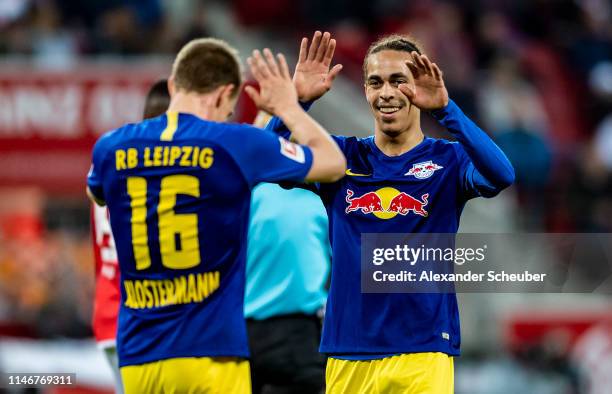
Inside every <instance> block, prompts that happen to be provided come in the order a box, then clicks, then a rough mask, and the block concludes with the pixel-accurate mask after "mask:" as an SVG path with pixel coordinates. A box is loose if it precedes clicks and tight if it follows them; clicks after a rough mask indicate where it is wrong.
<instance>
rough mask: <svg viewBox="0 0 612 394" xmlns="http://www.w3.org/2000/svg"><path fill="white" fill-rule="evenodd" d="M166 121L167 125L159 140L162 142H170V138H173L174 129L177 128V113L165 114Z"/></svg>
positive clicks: (169, 112)
mask: <svg viewBox="0 0 612 394" xmlns="http://www.w3.org/2000/svg"><path fill="white" fill-rule="evenodd" d="M166 119H167V121H168V124H167V125H166V128H165V129H164V131H162V133H161V136H160V137H159V139H160V140H162V141H172V138H173V137H174V133H175V132H176V128H177V126H178V112H174V111H168V112H166Z"/></svg>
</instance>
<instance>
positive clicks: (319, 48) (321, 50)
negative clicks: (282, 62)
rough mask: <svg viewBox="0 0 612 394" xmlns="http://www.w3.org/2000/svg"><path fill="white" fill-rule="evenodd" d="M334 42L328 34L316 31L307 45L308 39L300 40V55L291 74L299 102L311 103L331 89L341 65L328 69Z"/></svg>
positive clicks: (332, 54) (332, 55)
mask: <svg viewBox="0 0 612 394" xmlns="http://www.w3.org/2000/svg"><path fill="white" fill-rule="evenodd" d="M335 50H336V40H334V39H333V38H331V35H330V34H329V33H328V32H325V33H321V32H320V31H316V32H315V33H314V35H313V36H312V40H311V41H310V46H309V45H308V38H306V37H304V38H302V42H301V44H300V54H299V57H298V62H297V64H296V66H295V73H294V74H293V83H294V84H295V88H296V89H297V93H298V97H299V99H300V101H302V102H306V101H313V100H316V99H318V98H320V97H321V96H323V95H324V94H325V93H327V91H328V90H329V89H330V88H331V86H332V83H333V81H334V79H335V78H336V76H338V73H340V71H341V70H342V65H341V64H336V65H335V66H333V67H332V68H331V69H330V66H331V62H332V59H333V57H334V51H335Z"/></svg>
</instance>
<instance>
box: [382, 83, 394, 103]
mask: <svg viewBox="0 0 612 394" xmlns="http://www.w3.org/2000/svg"><path fill="white" fill-rule="evenodd" d="M395 94H396V93H395V89H394V88H393V87H392V86H391V84H390V83H388V82H385V84H384V85H383V86H382V89H381V90H380V98H381V99H383V100H390V99H392V98H394V97H395Z"/></svg>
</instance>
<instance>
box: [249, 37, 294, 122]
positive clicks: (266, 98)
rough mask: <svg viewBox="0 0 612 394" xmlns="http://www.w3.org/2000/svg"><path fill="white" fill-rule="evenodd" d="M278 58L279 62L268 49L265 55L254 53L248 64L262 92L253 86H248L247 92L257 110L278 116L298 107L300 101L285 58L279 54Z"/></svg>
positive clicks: (258, 52)
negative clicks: (284, 111) (282, 112)
mask: <svg viewBox="0 0 612 394" xmlns="http://www.w3.org/2000/svg"><path fill="white" fill-rule="evenodd" d="M276 57H277V58H278V62H277V59H275V58H274V55H273V54H272V52H271V51H270V50H269V49H268V48H266V49H264V50H263V55H262V54H261V52H260V51H258V50H254V51H253V54H252V56H250V57H249V58H248V59H247V63H248V65H249V68H250V69H251V74H253V77H254V78H255V80H256V81H257V82H258V83H259V90H260V91H259V92H257V90H256V89H255V88H254V87H252V86H247V87H246V88H245V91H246V93H247V94H248V95H249V96H250V97H251V99H253V101H254V102H255V105H256V106H257V108H259V109H260V110H263V111H266V112H269V113H271V114H274V115H277V116H278V115H279V114H280V112H281V111H282V110H285V109H289V108H292V107H296V106H297V102H298V101H297V92H296V89H295V86H293V82H292V81H291V76H290V74H289V67H288V66H287V61H286V60H285V56H283V54H282V53H279V54H278V55H276Z"/></svg>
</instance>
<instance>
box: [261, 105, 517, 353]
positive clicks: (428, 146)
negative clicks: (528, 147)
mask: <svg viewBox="0 0 612 394" xmlns="http://www.w3.org/2000/svg"><path fill="white" fill-rule="evenodd" d="M433 116H434V117H435V118H436V119H438V121H440V123H441V124H442V125H443V126H445V127H447V128H448V129H449V131H450V132H451V133H453V135H454V136H455V137H456V138H457V140H458V142H449V141H446V140H442V139H434V138H427V137H425V138H424V139H423V141H422V142H421V143H420V144H418V145H417V146H415V147H414V148H412V149H411V150H410V151H408V152H405V153H404V154H401V155H399V156H387V155H386V154H384V153H383V152H382V151H381V150H380V149H379V148H378V147H377V146H376V143H375V141H374V137H373V136H371V137H367V138H356V137H342V136H334V139H335V140H336V142H337V143H338V145H339V146H340V148H341V149H342V151H343V152H344V155H345V156H346V159H347V168H348V169H347V172H346V174H347V176H346V177H344V178H343V179H341V180H340V181H338V182H335V183H332V184H326V185H316V191H317V192H318V193H319V194H320V196H321V198H322V200H323V203H324V205H325V207H326V210H327V213H328V216H329V227H330V230H329V233H330V241H331V244H332V274H331V287H330V291H329V297H328V300H327V310H326V314H325V322H324V326H323V335H322V339H321V352H324V353H328V354H330V355H332V356H334V357H336V358H345V359H369V358H380V357H385V356H389V355H394V354H401V353H419V352H442V353H446V354H449V355H458V354H459V350H460V343H461V335H460V329H459V311H458V307H457V299H456V296H455V294H453V293H450V294H448V293H405V294H397V293H388V294H375V293H363V292H362V291H361V276H360V275H361V264H360V258H361V255H360V253H361V235H362V234H364V233H456V232H457V229H458V228H459V219H460V216H461V212H462V210H463V207H464V205H465V203H466V202H467V201H468V200H469V199H471V198H473V197H477V196H485V197H492V196H494V195H496V194H497V193H498V192H499V191H500V190H501V189H503V188H504V187H506V186H508V185H509V184H510V183H512V181H513V178H514V171H513V169H512V166H511V164H510V162H509V161H508V159H507V158H506V157H505V155H504V154H503V152H502V151H501V150H500V149H499V148H498V147H497V146H496V145H495V144H494V143H493V141H492V140H491V139H490V138H489V137H488V136H487V135H486V134H485V133H484V132H483V131H482V130H480V129H479V128H478V127H477V126H476V125H475V124H474V123H472V122H471V121H470V120H469V119H468V118H467V117H466V116H465V115H464V114H463V113H462V112H461V110H460V109H459V108H458V107H457V106H456V105H455V104H454V103H453V102H452V101H451V102H450V103H449V105H448V106H447V107H445V108H444V109H442V110H440V111H437V112H436V113H434V114H433ZM267 128H268V129H271V130H274V131H276V132H277V133H279V134H281V135H285V136H286V135H287V134H288V131H287V129H286V128H285V127H284V125H283V124H282V122H280V120H279V119H278V118H273V119H272V121H271V122H270V124H268V126H267ZM485 174H486V176H485Z"/></svg>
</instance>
